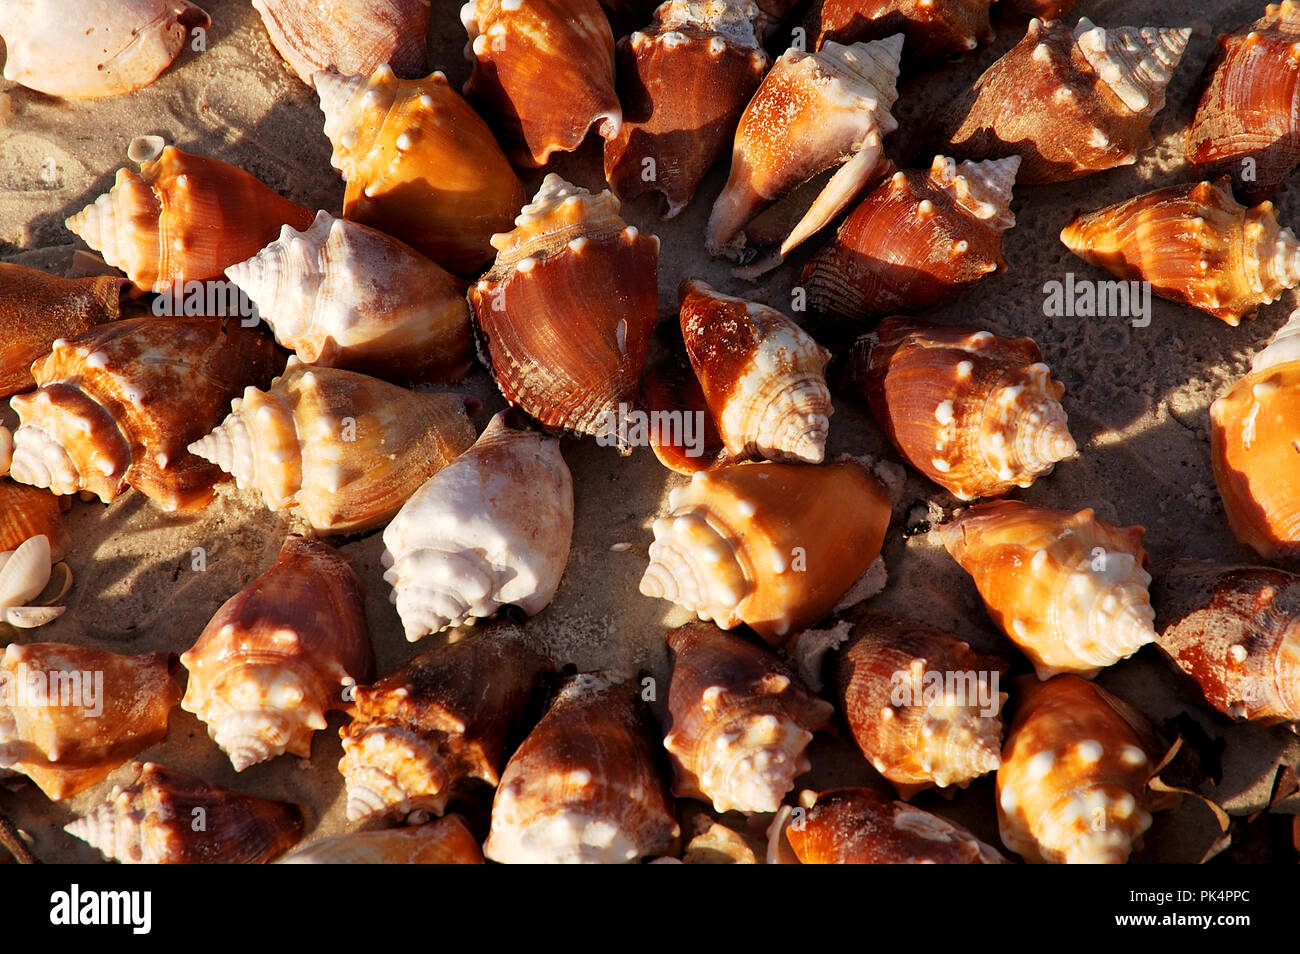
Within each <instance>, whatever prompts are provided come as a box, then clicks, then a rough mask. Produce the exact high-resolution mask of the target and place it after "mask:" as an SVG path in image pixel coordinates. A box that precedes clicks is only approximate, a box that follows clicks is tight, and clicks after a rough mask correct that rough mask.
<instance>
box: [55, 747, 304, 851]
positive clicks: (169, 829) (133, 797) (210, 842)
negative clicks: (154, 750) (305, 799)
mask: <svg viewBox="0 0 1300 954" xmlns="http://www.w3.org/2000/svg"><path fill="white" fill-rule="evenodd" d="M133 768H134V778H133V779H132V781H131V783H130V784H129V785H127V786H121V785H117V786H114V788H113V791H112V793H111V794H110V795H109V797H108V800H107V801H106V802H104V803H103V804H102V805H100V806H99V807H97V808H95V809H94V810H93V811H92V812H91V813H90V814H89V815H85V816H83V817H81V818H78V819H77V820H76V821H73V822H72V823H71V824H69V825H65V826H64V831H66V832H67V833H68V834H70V835H72V836H73V837H75V838H80V839H81V840H82V841H84V842H86V843H87V844H88V845H90V846H91V847H92V848H95V849H96V850H98V851H99V853H100V854H102V855H103V856H104V857H105V858H108V859H109V860H115V861H119V862H121V863H122V864H264V863H265V862H268V861H271V860H272V859H273V858H275V857H276V856H277V855H279V854H282V853H283V852H285V851H287V850H288V849H289V848H291V847H292V846H293V845H294V843H295V842H297V841H298V839H299V838H300V837H302V828H303V824H302V812H301V811H300V810H299V808H298V806H296V805H291V804H287V803H285V802H273V801H270V800H269V799H265V798H256V797H255V796H252V795H243V794H241V793H239V792H232V791H229V790H228V789H224V788H218V787H217V786H215V785H210V784H208V783H207V782H204V781H202V780H200V779H197V778H193V777H191V776H188V775H182V774H181V773H180V772H173V771H171V770H169V769H164V768H163V767H162V766H160V765H155V764H154V763H153V762H145V763H143V764H141V763H139V762H137V763H136V764H135V766H134V767H133ZM200 819H201V820H202V824H199V820H200Z"/></svg>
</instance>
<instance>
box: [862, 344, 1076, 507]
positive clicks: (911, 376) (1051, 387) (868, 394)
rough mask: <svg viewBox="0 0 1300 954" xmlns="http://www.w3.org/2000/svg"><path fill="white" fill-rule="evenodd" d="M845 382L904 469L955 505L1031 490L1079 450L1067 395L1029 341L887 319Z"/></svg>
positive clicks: (863, 347)
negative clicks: (1065, 402) (923, 478)
mask: <svg viewBox="0 0 1300 954" xmlns="http://www.w3.org/2000/svg"><path fill="white" fill-rule="evenodd" d="M846 376H847V378H848V380H849V382H850V383H851V384H852V385H853V387H854V388H855V389H856V390H857V392H858V393H859V394H860V395H862V397H864V398H865V399H866V400H867V402H868V403H869V404H870V405H871V411H872V414H873V415H875V418H876V420H877V421H878V422H879V423H880V426H881V428H882V429H883V430H884V432H885V434H886V435H887V436H888V437H889V439H890V441H891V442H892V443H893V445H894V446H895V447H896V448H898V452H899V453H900V454H902V455H903V457H904V458H905V459H906V460H907V462H908V463H909V464H911V465H912V466H913V467H915V468H916V469H917V470H919V471H920V472H921V473H923V474H925V476H926V477H928V478H929V479H930V480H932V481H934V482H935V483H936V484H938V485H939V486H941V487H943V488H944V489H945V490H947V491H948V492H949V493H951V494H952V495H953V496H955V497H958V498H959V499H961V500H974V499H975V498H976V497H997V496H1001V495H1002V494H1005V493H1006V492H1007V491H1009V490H1011V488H1012V487H1028V486H1030V485H1031V484H1033V482H1034V481H1035V480H1037V479H1038V478H1039V477H1042V476H1044V475H1045V474H1049V473H1051V472H1052V468H1053V467H1054V466H1055V465H1056V462H1057V461H1062V460H1065V459H1066V458H1068V457H1071V456H1073V455H1074V453H1075V450H1076V448H1075V444H1074V439H1073V438H1072V437H1071V436H1070V431H1069V428H1068V424H1067V421H1066V416H1065V409H1064V408H1062V407H1061V403H1060V402H1061V396H1062V395H1063V394H1064V393H1065V386H1064V385H1062V384H1061V383H1060V382H1059V381H1055V380H1053V379H1052V377H1051V372H1050V370H1049V369H1048V367H1047V365H1045V364H1043V356H1042V353H1041V352H1040V351H1039V350H1038V346H1037V345H1036V344H1034V342H1033V341H1031V340H1030V339H1028V338H1003V337H999V336H997V335H993V334H990V333H989V332H987V331H976V330H975V329H973V328H956V327H946V326H942V325H929V324H923V323H921V322H918V321H913V320H910V319H907V318H887V319H885V320H884V321H883V322H881V323H880V326H879V327H878V328H877V329H876V331H875V332H874V333H873V334H871V335H867V336H865V337H863V338H859V339H858V342H857V343H856V344H855V345H854V346H853V348H852V349H851V350H850V351H849V356H848V361H847V375H846Z"/></svg>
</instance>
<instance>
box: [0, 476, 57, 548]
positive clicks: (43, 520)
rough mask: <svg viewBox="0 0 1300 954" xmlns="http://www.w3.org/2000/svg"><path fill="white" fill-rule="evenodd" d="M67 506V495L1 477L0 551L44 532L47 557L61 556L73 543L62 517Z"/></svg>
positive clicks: (17, 545) (19, 544)
mask: <svg viewBox="0 0 1300 954" xmlns="http://www.w3.org/2000/svg"><path fill="white" fill-rule="evenodd" d="M68 506H69V503H68V501H67V499H66V498H61V497H56V496H55V495H54V494H52V493H50V492H49V491H48V490H42V489H41V488H39V487H28V486H26V485H25V484H16V483H14V482H13V481H12V480H0V552H5V551H9V550H16V549H18V547H19V546H21V545H22V544H23V542H24V541H26V540H30V539H31V538H32V537H37V536H43V537H45V538H46V539H48V540H49V544H50V559H51V560H54V561H55V562H58V561H59V560H62V559H63V558H64V557H65V556H66V555H67V553H68V548H69V547H71V546H72V536H71V534H69V533H68V529H67V527H65V526H64V525H63V517H62V514H63V512H64V511H65V510H67V509H68Z"/></svg>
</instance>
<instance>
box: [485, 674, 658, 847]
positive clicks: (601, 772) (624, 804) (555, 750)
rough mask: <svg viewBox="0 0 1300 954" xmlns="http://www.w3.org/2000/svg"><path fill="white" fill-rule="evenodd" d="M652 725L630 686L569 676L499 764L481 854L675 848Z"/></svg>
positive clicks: (602, 677)
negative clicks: (502, 766) (500, 770)
mask: <svg viewBox="0 0 1300 954" xmlns="http://www.w3.org/2000/svg"><path fill="white" fill-rule="evenodd" d="M654 731H655V730H654V727H653V724H652V721H651V718H650V714H649V712H648V710H647V709H646V707H645V705H644V703H642V702H641V699H640V696H639V694H638V692H637V689H636V687H635V686H634V685H633V684H632V683H631V682H623V681H619V680H618V678H617V677H614V676H612V675H610V674H608V673H582V674H580V675H577V676H573V677H571V678H570V679H569V680H568V681H567V682H566V683H565V684H564V686H563V687H562V688H561V690H560V693H559V695H558V696H557V698H556V699H555V701H554V702H553V703H552V704H551V708H550V710H549V711H548V712H547V713H546V715H545V716H543V717H542V721H541V722H539V723H538V724H537V727H536V728H534V729H533V731H532V732H531V733H529V735H528V737H527V738H526V739H524V741H523V743H522V744H521V745H520V746H519V748H518V749H517V750H516V751H515V754H514V755H512V756H511V757H510V761H509V762H507V763H506V768H505V771H504V772H503V773H502V774H501V784H500V786H499V787H498V788H497V795H496V799H495V800H494V801H493V803H492V829H491V831H490V832H489V834H488V839H487V841H486V842H484V844H483V854H484V855H486V856H487V857H488V858H489V859H491V860H492V861H499V862H502V863H504V864H538V863H541V864H574V863H579V864H605V863H612V862H624V863H626V862H634V861H636V860H638V859H640V858H644V857H647V856H651V855H655V856H657V855H663V854H675V853H676V852H675V851H674V850H673V849H674V848H675V846H676V842H677V840H678V838H679V837H680V835H681V828H680V826H679V825H678V824H677V816H676V812H675V810H674V806H673V801H672V799H671V797H670V796H669V794H668V787H667V786H666V785H665V784H664V781H663V779H662V778H661V776H660V774H659V762H660V759H661V758H662V755H661V753H660V752H658V751H657V749H658V743H657V742H656V740H655V738H654Z"/></svg>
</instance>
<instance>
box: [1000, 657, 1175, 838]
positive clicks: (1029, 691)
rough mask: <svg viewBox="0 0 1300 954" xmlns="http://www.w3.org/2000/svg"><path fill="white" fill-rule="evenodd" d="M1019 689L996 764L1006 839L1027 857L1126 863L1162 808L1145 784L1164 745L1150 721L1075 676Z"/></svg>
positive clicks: (1027, 684) (1020, 685) (1028, 681)
mask: <svg viewBox="0 0 1300 954" xmlns="http://www.w3.org/2000/svg"><path fill="white" fill-rule="evenodd" d="M1016 688H1017V692H1016V700H1017V702H1016V717H1015V721H1014V722H1013V723H1012V725H1011V732H1010V734H1009V735H1008V736H1007V744H1006V747H1005V749H1003V752H1002V766H1001V767H1000V768H999V769H998V829H999V830H1000V832H1001V835H1002V843H1003V844H1004V845H1006V846H1007V847H1008V848H1010V849H1011V850H1012V851H1014V852H1015V853H1016V854H1018V855H1020V856H1021V857H1022V858H1024V859H1025V860H1026V861H1029V862H1032V863H1038V864H1042V863H1047V864H1123V863H1124V862H1126V861H1127V860H1128V856H1129V854H1130V852H1132V851H1133V850H1134V848H1136V847H1137V843H1138V842H1139V840H1140V838H1141V835H1142V833H1143V832H1145V831H1146V830H1147V829H1148V828H1149V827H1151V812H1152V811H1155V810H1157V809H1159V808H1162V807H1167V806H1166V805H1164V804H1161V803H1160V802H1158V801H1157V800H1156V799H1155V798H1154V797H1153V796H1152V794H1151V793H1150V792H1149V791H1148V788H1147V783H1148V782H1149V780H1150V779H1151V775H1152V773H1153V772H1154V771H1155V768H1156V765H1157V764H1158V762H1159V760H1160V758H1161V756H1162V755H1163V754H1164V752H1163V749H1162V747H1161V746H1160V744H1159V740H1158V739H1157V738H1156V736H1155V733H1154V730H1153V729H1152V728H1151V726H1150V724H1148V723H1147V721H1146V719H1145V718H1144V717H1143V716H1142V714H1141V713H1139V712H1138V711H1137V710H1136V709H1134V708H1133V707H1132V706H1130V705H1128V704H1127V703H1125V702H1124V701H1123V700H1121V699H1117V698H1116V697H1115V696H1112V695H1111V694H1110V693H1109V692H1107V691H1106V690H1105V689H1102V688H1101V687H1100V686H1098V685H1094V684H1093V683H1090V682H1085V681H1084V680H1082V679H1080V678H1079V677H1077V676H1070V675H1062V676H1056V677H1054V678H1053V679H1050V680H1048V681H1047V682H1037V681H1036V680H1034V679H1032V678H1025V679H1023V680H1021V681H1020V682H1018V683H1017V687H1016Z"/></svg>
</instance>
